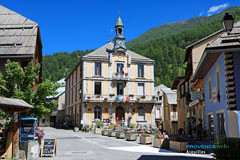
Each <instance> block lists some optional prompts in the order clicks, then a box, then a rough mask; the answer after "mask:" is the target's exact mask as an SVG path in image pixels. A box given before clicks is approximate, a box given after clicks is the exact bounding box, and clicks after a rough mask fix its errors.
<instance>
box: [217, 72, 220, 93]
mask: <svg viewBox="0 0 240 160" xmlns="http://www.w3.org/2000/svg"><path fill="white" fill-rule="evenodd" d="M216 80H217V92H219V93H220V74H219V70H218V71H217V72H216Z"/></svg>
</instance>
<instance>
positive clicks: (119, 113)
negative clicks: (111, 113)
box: [116, 106, 125, 125]
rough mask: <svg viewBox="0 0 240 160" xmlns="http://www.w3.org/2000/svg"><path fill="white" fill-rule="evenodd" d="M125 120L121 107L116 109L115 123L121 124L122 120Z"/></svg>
mask: <svg viewBox="0 0 240 160" xmlns="http://www.w3.org/2000/svg"><path fill="white" fill-rule="evenodd" d="M124 119H125V114H124V109H123V107H122V106H118V107H117V108H116V123H118V124H120V125H121V124H122V120H124Z"/></svg>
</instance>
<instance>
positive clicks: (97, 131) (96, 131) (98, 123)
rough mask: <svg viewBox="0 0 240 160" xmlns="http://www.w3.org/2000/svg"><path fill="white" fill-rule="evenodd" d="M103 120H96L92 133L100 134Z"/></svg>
mask: <svg viewBox="0 0 240 160" xmlns="http://www.w3.org/2000/svg"><path fill="white" fill-rule="evenodd" d="M103 125H104V124H103V122H102V121H98V122H96V126H95V129H94V134H101V131H102V129H101V128H102V127H103Z"/></svg>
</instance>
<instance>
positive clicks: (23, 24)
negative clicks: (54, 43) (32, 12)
mask: <svg viewBox="0 0 240 160" xmlns="http://www.w3.org/2000/svg"><path fill="white" fill-rule="evenodd" d="M8 59H9V60H11V61H15V62H19V63H20V65H21V66H22V67H26V66H27V65H28V63H30V62H32V63H33V65H36V64H40V72H39V75H38V78H37V79H36V81H35V82H36V84H39V83H41V82H42V40H41V35H40V29H39V25H38V23H36V22H34V21H32V20H30V19H28V18H26V17H24V16H22V15H20V14H18V13H16V12H14V11H11V10H10V9H8V8H5V7H4V6H2V5H0V72H5V64H6V63H7V60H8ZM35 87H36V86H34V88H33V89H35Z"/></svg>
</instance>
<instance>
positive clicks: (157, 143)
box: [153, 133, 169, 148]
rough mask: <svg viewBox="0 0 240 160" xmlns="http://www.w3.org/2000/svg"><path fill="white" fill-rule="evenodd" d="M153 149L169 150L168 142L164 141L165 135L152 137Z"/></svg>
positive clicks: (159, 134)
mask: <svg viewBox="0 0 240 160" xmlns="http://www.w3.org/2000/svg"><path fill="white" fill-rule="evenodd" d="M153 147H157V148H169V141H168V139H165V135H164V134H161V133H158V134H155V135H154V140H153Z"/></svg>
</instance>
